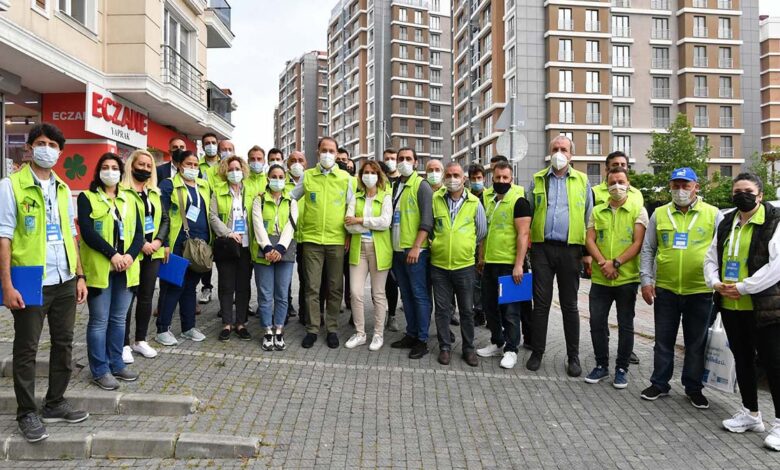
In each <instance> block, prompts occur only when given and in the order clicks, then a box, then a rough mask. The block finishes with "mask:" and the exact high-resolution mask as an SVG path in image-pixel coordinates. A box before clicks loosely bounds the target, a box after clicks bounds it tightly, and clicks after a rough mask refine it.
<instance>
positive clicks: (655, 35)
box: [650, 29, 669, 39]
mask: <svg viewBox="0 0 780 470" xmlns="http://www.w3.org/2000/svg"><path fill="white" fill-rule="evenodd" d="M650 38H651V39H669V30H668V29H653V31H652V33H651V36H650Z"/></svg>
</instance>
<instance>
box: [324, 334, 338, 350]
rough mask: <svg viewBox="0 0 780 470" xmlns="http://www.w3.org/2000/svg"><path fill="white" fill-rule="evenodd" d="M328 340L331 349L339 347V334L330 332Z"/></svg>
mask: <svg viewBox="0 0 780 470" xmlns="http://www.w3.org/2000/svg"><path fill="white" fill-rule="evenodd" d="M326 342H327V343H328V347H329V348H330V349H336V348H337V347H339V336H338V335H337V334H336V333H333V332H331V333H328V338H327V339H326Z"/></svg>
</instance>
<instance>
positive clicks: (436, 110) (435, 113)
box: [420, 103, 441, 119]
mask: <svg viewBox="0 0 780 470" xmlns="http://www.w3.org/2000/svg"><path fill="white" fill-rule="evenodd" d="M420 104H422V103H420ZM431 117H432V118H433V119H441V106H439V105H438V104H432V105H431Z"/></svg>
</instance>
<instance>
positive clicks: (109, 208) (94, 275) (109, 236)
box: [80, 187, 141, 289]
mask: <svg viewBox="0 0 780 470" xmlns="http://www.w3.org/2000/svg"><path fill="white" fill-rule="evenodd" d="M83 194H84V195H85V196H86V197H87V199H88V200H89V204H90V205H91V206H92V212H91V213H90V214H89V217H90V219H92V220H91V223H92V224H93V226H94V228H95V231H96V232H97V233H99V234H100V236H101V237H102V238H103V240H105V241H107V242H108V243H109V244H110V245H113V243H114V217H113V216H112V215H111V213H112V212H113V209H114V207H116V209H117V212H119V216H120V217H121V219H120V220H121V221H122V226H123V228H124V234H123V236H124V239H123V240H120V242H121V243H122V244H123V251H124V253H127V251H128V250H129V249H130V245H132V244H133V237H134V236H135V224H136V219H137V218H138V214H139V212H138V205H137V204H136V203H135V200H134V196H133V194H132V191H128V190H127V189H123V188H121V187H118V188H117V194H116V197H115V198H114V199H113V201H112V200H111V199H109V198H108V196H106V194H105V193H104V192H103V188H98V190H97V192H94V191H84V193H83ZM136 197H137V196H136ZM104 198H105V201H104V200H103V199H104ZM106 201H108V203H106ZM80 222H81V223H86V222H88V221H84V220H82V221H80ZM80 251H81V267H82V268H84V275H85V276H86V277H87V287H97V288H101V289H104V288H106V287H108V275H109V273H110V272H111V260H109V259H108V258H106V257H105V256H104V255H103V253H101V252H99V251H97V250H94V249H92V248H91V247H90V246H89V245H87V244H86V243H85V242H84V239H81V242H80ZM140 258H141V257H140V256H137V257H136V258H135V259H134V260H133V264H132V265H131V266H130V267H129V268H128V269H127V271H125V275H126V276H127V287H133V286H137V285H138V278H139V275H140V272H141V264H140Z"/></svg>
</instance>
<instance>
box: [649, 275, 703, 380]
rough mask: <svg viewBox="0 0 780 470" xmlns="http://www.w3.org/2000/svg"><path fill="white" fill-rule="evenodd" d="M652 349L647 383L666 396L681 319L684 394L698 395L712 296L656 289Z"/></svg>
mask: <svg viewBox="0 0 780 470" xmlns="http://www.w3.org/2000/svg"><path fill="white" fill-rule="evenodd" d="M653 305H654V306H655V308H654V313H655V347H654V348H653V353H654V364H653V375H652V376H651V377H650V382H651V383H652V384H653V385H655V386H656V387H658V388H659V389H661V391H663V392H669V389H670V388H671V387H670V386H669V380H671V378H672V372H673V371H674V348H675V342H676V341H677V331H678V330H679V328H680V317H682V327H683V340H684V343H685V359H684V361H683V370H682V384H683V387H685V393H686V394H691V393H694V392H700V391H701V390H702V388H704V386H703V385H702V382H701V378H702V375H703V374H704V350H705V348H706V346H707V329H708V328H709V324H710V311H711V310H712V294H709V293H707V294H691V295H677V294H675V293H674V292H671V291H668V290H666V289H661V288H659V287H656V288H655V303H654V304H653Z"/></svg>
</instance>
